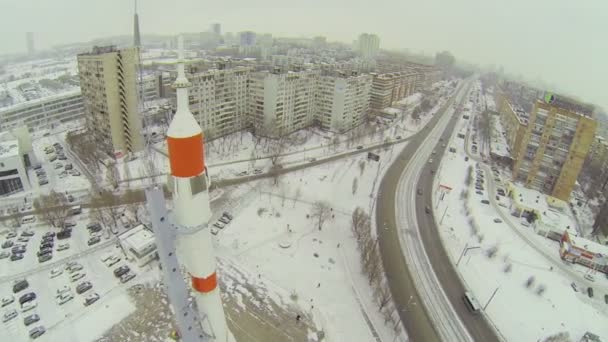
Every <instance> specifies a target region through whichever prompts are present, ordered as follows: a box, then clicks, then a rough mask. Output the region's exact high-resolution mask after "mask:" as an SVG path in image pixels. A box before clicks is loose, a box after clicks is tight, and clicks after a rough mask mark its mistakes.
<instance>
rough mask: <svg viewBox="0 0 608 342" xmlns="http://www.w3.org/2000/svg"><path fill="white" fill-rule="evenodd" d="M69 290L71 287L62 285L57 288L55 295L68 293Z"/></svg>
mask: <svg viewBox="0 0 608 342" xmlns="http://www.w3.org/2000/svg"><path fill="white" fill-rule="evenodd" d="M71 291H72V289H71V288H70V287H69V286H68V285H64V286H63V287H61V288H58V289H57V297H60V296H62V295H63V294H65V293H69V292H71Z"/></svg>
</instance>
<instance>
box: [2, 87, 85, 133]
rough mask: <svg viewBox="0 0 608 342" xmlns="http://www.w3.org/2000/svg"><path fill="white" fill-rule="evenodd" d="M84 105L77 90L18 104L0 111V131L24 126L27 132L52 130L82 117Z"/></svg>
mask: <svg viewBox="0 0 608 342" xmlns="http://www.w3.org/2000/svg"><path fill="white" fill-rule="evenodd" d="M83 114H84V104H83V101H82V95H81V93H80V90H79V89H76V90H73V91H70V92H67V93H62V94H57V95H52V96H47V97H43V98H40V99H36V100H31V101H27V102H23V103H19V104H16V105H13V106H10V107H7V108H2V109H0V129H1V130H3V131H5V130H7V129H11V128H14V127H17V126H21V125H26V126H27V127H28V128H29V130H35V129H41V128H52V127H53V126H54V125H55V124H58V123H62V122H67V121H70V120H76V119H80V118H82V117H83Z"/></svg>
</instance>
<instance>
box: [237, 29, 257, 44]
mask: <svg viewBox="0 0 608 342" xmlns="http://www.w3.org/2000/svg"><path fill="white" fill-rule="evenodd" d="M239 41H240V45H241V46H253V45H255V43H256V34H255V32H253V31H243V32H240V33H239Z"/></svg>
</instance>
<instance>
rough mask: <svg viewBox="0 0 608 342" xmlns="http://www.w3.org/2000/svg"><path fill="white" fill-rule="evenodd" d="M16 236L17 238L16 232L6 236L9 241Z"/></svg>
mask: <svg viewBox="0 0 608 342" xmlns="http://www.w3.org/2000/svg"><path fill="white" fill-rule="evenodd" d="M16 236H17V233H15V232H10V233H8V234H6V238H7V239H12V238H14V237H16Z"/></svg>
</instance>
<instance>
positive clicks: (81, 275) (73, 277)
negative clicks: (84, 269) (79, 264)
mask: <svg viewBox="0 0 608 342" xmlns="http://www.w3.org/2000/svg"><path fill="white" fill-rule="evenodd" d="M84 276H85V274H84V273H80V272H77V273H74V274H72V275H71V276H70V280H71V281H72V282H75V281H77V280H80V279H82V278H84Z"/></svg>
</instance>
